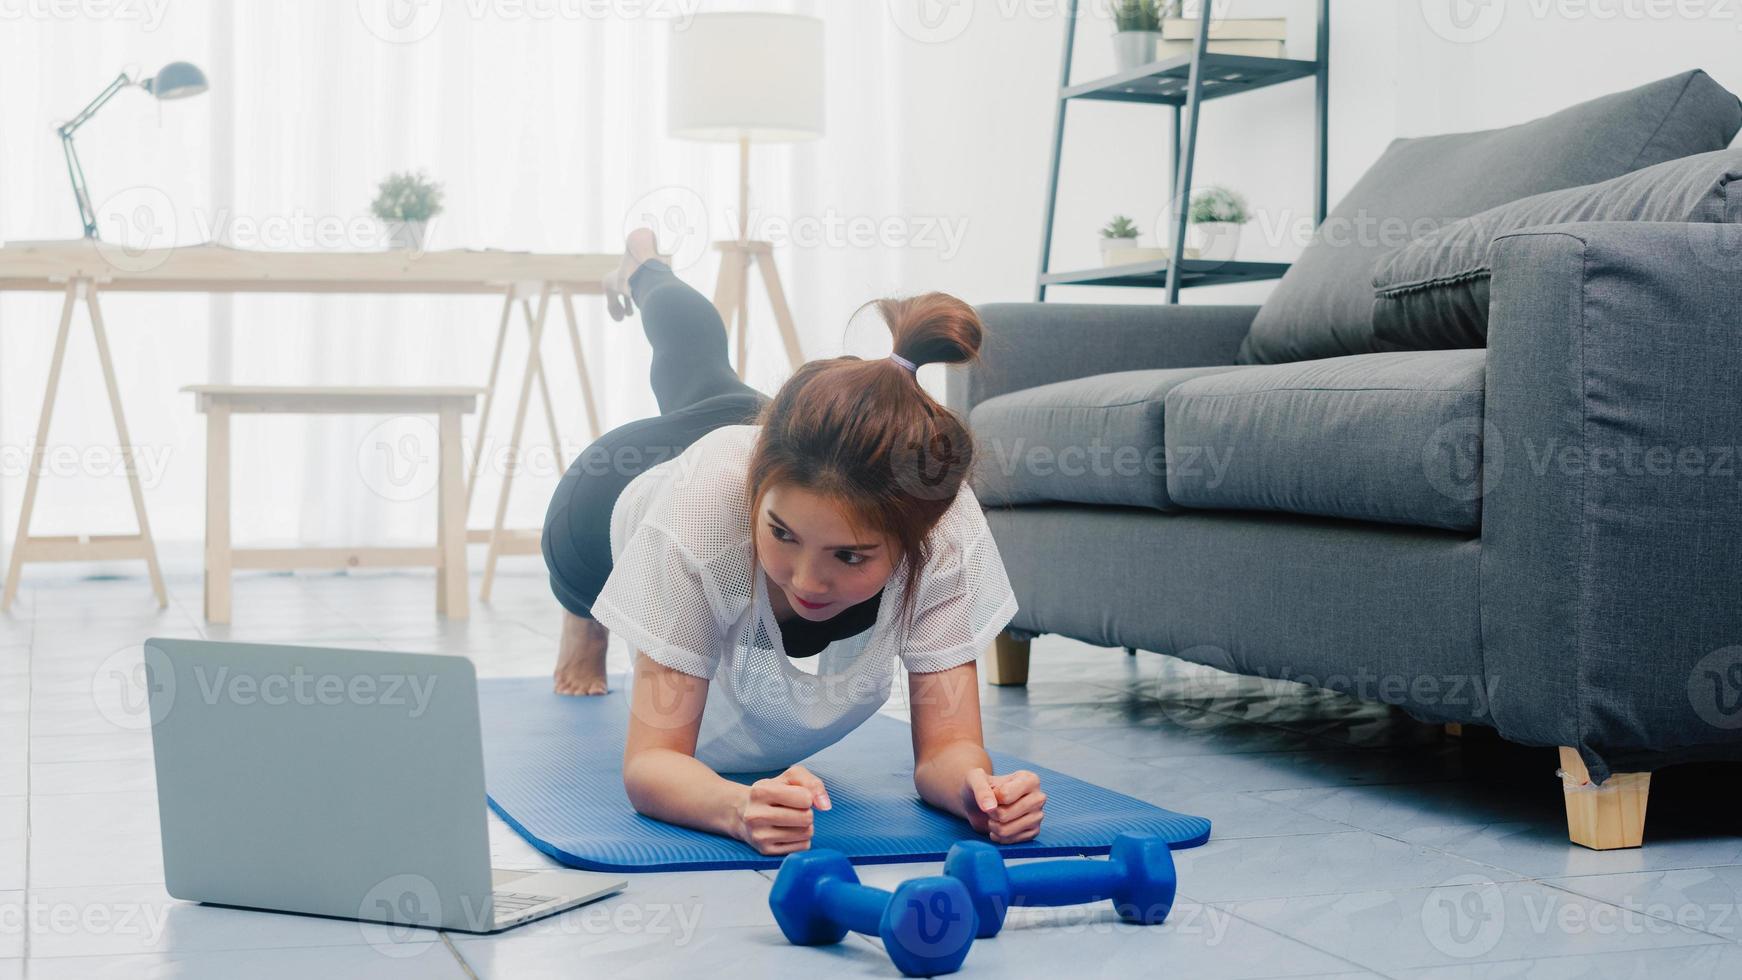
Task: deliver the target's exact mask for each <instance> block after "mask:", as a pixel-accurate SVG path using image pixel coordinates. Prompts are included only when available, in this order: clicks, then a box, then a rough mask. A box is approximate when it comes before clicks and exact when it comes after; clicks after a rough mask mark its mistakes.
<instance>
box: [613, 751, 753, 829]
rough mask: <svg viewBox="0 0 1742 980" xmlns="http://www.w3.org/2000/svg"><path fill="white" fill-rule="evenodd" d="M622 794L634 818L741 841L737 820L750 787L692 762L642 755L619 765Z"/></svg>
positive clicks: (670, 755)
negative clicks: (631, 807) (641, 816)
mask: <svg viewBox="0 0 1742 980" xmlns="http://www.w3.org/2000/svg"><path fill="white" fill-rule="evenodd" d="M623 789H624V790H625V791H626V792H627V793H628V794H629V802H630V804H632V805H633V806H634V807H635V810H636V812H638V813H641V814H644V815H646V816H649V817H653V818H654V819H656V820H664V821H665V822H666V823H674V824H679V825H681V826H684V827H689V828H692V829H694V830H702V831H707V832H708V833H712V834H719V835H721V836H723V837H732V838H736V839H740V840H741V839H743V838H742V833H743V826H742V819H741V815H742V814H743V812H744V804H745V802H746V801H748V800H749V798H750V787H748V786H744V785H742V784H739V783H734V782H732V781H731V780H730V779H727V778H725V777H724V776H721V775H720V774H719V773H717V772H715V771H714V770H712V769H710V768H708V766H707V764H706V763H704V762H701V761H699V760H697V759H696V758H695V757H694V756H689V755H685V754H683V753H682V752H674V751H672V750H671V749H664V748H646V749H642V750H641V751H639V752H637V753H635V754H634V755H632V756H630V757H628V758H626V759H624V760H623Z"/></svg>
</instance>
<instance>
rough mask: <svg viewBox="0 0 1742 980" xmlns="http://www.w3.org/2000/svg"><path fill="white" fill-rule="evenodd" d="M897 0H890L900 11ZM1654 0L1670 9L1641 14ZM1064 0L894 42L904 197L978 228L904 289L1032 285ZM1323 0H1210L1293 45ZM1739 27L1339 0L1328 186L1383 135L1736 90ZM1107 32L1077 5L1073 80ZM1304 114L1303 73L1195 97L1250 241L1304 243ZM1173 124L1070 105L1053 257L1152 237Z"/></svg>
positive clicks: (1543, 3)
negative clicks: (1118, 217)
mask: <svg viewBox="0 0 1742 980" xmlns="http://www.w3.org/2000/svg"><path fill="white" fill-rule="evenodd" d="M913 2H920V0H913ZM907 5H909V4H908V2H907V0H894V3H892V8H893V7H896V6H907ZM1089 6H1092V7H1095V8H1099V7H1101V4H1089ZM1665 6H1669V7H1672V8H1676V7H1679V8H1680V9H1681V11H1682V13H1681V15H1677V16H1667V17H1660V16H1655V15H1654V14H1653V11H1654V10H1657V9H1660V8H1663V7H1665ZM1062 7H1063V2H1062V0H1058V2H1051V0H979V2H978V3H975V4H974V5H973V16H972V18H971V20H969V21H968V22H967V23H966V26H964V27H962V28H961V30H960V32H959V34H955V35H953V36H950V37H948V38H947V39H945V40H938V39H936V38H935V36H934V39H933V40H931V41H930V42H922V41H916V40H913V39H912V38H907V39H906V41H905V43H904V44H903V46H902V49H901V53H902V56H903V61H902V65H901V70H900V74H901V77H902V79H903V82H904V84H905V86H906V88H907V91H908V93H909V94H908V95H907V97H906V98H905V99H904V100H903V105H904V110H905V124H906V126H907V127H908V130H907V135H906V139H905V140H904V142H905V143H906V144H907V145H908V146H909V147H910V148H912V153H911V154H910V155H909V157H908V158H907V159H906V160H905V161H904V165H903V184H904V185H905V187H906V188H907V193H906V195H905V200H906V201H907V206H908V207H909V209H910V212H918V213H946V214H952V215H954V216H956V217H957V218H958V220H961V221H963V222H965V223H966V224H967V225H968V227H969V228H970V229H971V231H970V233H969V234H968V236H967V237H966V240H965V242H964V244H963V246H962V248H961V249H960V251H959V253H958V254H957V255H955V256H953V257H943V256H935V255H928V254H925V253H921V252H915V253H912V254H910V255H909V256H908V262H907V263H906V265H905V266H904V271H905V272H906V273H907V277H906V281H905V283H904V284H905V285H906V286H908V287H909V288H914V289H918V288H938V289H947V290H953V291H955V292H958V293H960V294H961V295H962V296H964V297H965V298H968V299H970V300H972V301H974V302H984V301H990V300H1025V299H1028V298H1030V296H1031V293H1032V289H1033V283H1034V273H1035V268H1036V263H1037V261H1038V254H1039V253H1038V250H1039V247H1040V226H1041V221H1042V207H1043V196H1044V194H1045V189H1046V166H1047V150H1048V145H1049V144H1048V140H1049V139H1050V137H1051V132H1052V125H1053V117H1052V106H1053V100H1052V95H1053V92H1054V90H1055V88H1056V86H1057V82H1058V67H1059V56H1060V50H1061V46H1062V45H1061V42H1062V39H1063V31H1064V28H1065V25H1064V20H1063V15H1062ZM1315 8H1316V4H1314V3H1312V2H1311V0H1233V2H1219V3H1217V5H1216V9H1217V11H1218V12H1219V13H1222V14H1224V15H1227V16H1235V17H1248V16H1252V17H1258V16H1287V17H1289V18H1291V24H1290V40H1289V53H1290V55H1291V56H1293V57H1302V58H1305V57H1310V56H1311V52H1312V15H1313V11H1314V9H1315ZM1671 13H1672V14H1673V13H1674V10H1672V11H1671ZM1739 28H1742V4H1737V3H1735V2H1733V0H1722V2H1720V0H1710V2H1707V0H1590V2H1576V0H1565V2H1560V0H1556V2H1549V0H1504V2H1502V0H1402V2H1394V0H1333V2H1332V3H1331V73H1330V77H1331V92H1330V103H1331V115H1330V164H1329V191H1330V202H1331V203H1332V204H1333V205H1334V204H1335V203H1336V201H1337V200H1338V199H1339V198H1340V197H1341V196H1342V195H1343V194H1344V193H1346V192H1347V190H1348V189H1349V187H1350V186H1351V185H1352V184H1353V183H1354V181H1355V180H1356V179H1357V178H1358V177H1359V176H1360V175H1361V173H1362V172H1363V171H1365V170H1366V168H1367V167H1368V166H1369V165H1370V164H1371V163H1372V162H1373V161H1374V160H1375V159H1376V158H1377V157H1378V156H1379V155H1380V153H1381V152H1383V151H1384V149H1385V146H1386V145H1387V144H1388V143H1389V142H1390V141H1391V140H1392V139H1393V138H1394V137H1398V136H1418V135H1427V134H1432V133H1443V132H1456V131H1463V130H1475V129H1487V128H1492V127H1495V126H1504V125H1510V124H1513V123H1517V122H1522V121H1525V120H1528V119H1532V118H1535V117H1538V116H1541V115H1545V114H1547V113H1550V112H1553V111H1555V110H1557V109H1560V108H1564V107H1565V106H1568V105H1571V104H1573V103H1576V102H1579V101H1582V100H1584V99H1588V98H1591V97H1594V96H1597V95H1601V94H1604V93H1607V92H1613V91H1618V90H1621V89H1625V88H1629V87H1632V86H1635V85H1640V84H1643V83H1645V82H1649V81H1652V80H1654V79H1658V78H1662V77H1665V76H1667V75H1671V74H1675V73H1677V72H1680V71H1684V70H1686V69H1688V68H1696V67H1697V68H1704V69H1706V70H1707V71H1708V72H1709V73H1711V74H1712V76H1713V77H1714V78H1716V79H1717V80H1718V81H1719V82H1720V83H1722V84H1723V85H1725V86H1726V87H1727V88H1729V89H1730V90H1732V91H1736V92H1742V59H1738V57H1737V55H1738V53H1739V52H1742V30H1739ZM1111 30H1112V27H1111V25H1110V24H1109V23H1108V21H1107V19H1106V17H1105V16H1104V14H1100V13H1090V14H1087V15H1085V16H1084V18H1083V20H1082V22H1081V23H1080V25H1079V28H1078V37H1079V43H1078V47H1077V54H1076V62H1077V65H1076V70H1075V71H1074V72H1073V75H1074V81H1084V80H1087V79H1090V78H1094V77H1098V76H1100V75H1104V74H1107V73H1109V72H1110V71H1111V67H1112V54H1111V47H1112V45H1111V42H1110V40H1109V35H1110V32H1111ZM940 33H947V32H940ZM1312 120H1313V115H1312V83H1311V81H1310V80H1305V79H1303V80H1299V81H1294V82H1290V83H1287V84H1284V85H1280V86H1276V87H1273V88H1270V89H1265V90H1262V91H1259V92H1256V93H1252V94H1250V95H1242V96H1238V97H1235V98H1231V99H1225V100H1218V101H1214V102H1211V103H1209V104H1208V105H1207V106H1206V109H1205V113H1204V120H1203V124H1202V128H1201V130H1200V133H1199V154H1198V164H1197V170H1196V175H1195V176H1196V179H1195V180H1194V184H1195V185H1197V186H1203V185H1206V184H1210V183H1223V184H1227V185H1229V186H1231V187H1234V188H1235V189H1237V190H1239V191H1241V192H1242V193H1244V194H1245V195H1246V196H1247V198H1248V200H1249V201H1250V202H1251V204H1252V206H1253V209H1254V213H1255V220H1254V222H1253V224H1251V225H1249V226H1248V227H1247V229H1246V231H1245V234H1244V237H1243V239H1242V243H1241V254H1242V257H1246V258H1252V259H1276V260H1280V261H1286V260H1288V259H1290V258H1292V257H1293V256H1294V255H1296V254H1298V252H1299V249H1300V247H1301V246H1302V245H1303V244H1304V242H1305V236H1306V235H1307V234H1308V233H1309V231H1310V229H1309V227H1308V223H1309V222H1310V219H1311V208H1312V178H1311V167H1312ZM1167 126H1168V113H1167V110H1166V109H1163V108H1158V107H1147V106H1135V105H1120V104H1099V105H1097V104H1088V105H1080V106H1073V107H1072V108H1071V110H1070V123H1069V128H1068V130H1067V136H1066V143H1065V147H1066V149H1065V155H1064V162H1063V167H1062V173H1061V178H1060V199H1059V212H1058V217H1057V219H1056V230H1055V238H1054V248H1053V265H1052V267H1053V268H1055V269H1068V268H1080V267H1087V266H1092V265H1094V264H1096V261H1095V240H1094V239H1095V234H1096V230H1097V229H1098V228H1099V227H1100V225H1101V224H1102V223H1103V222H1105V221H1106V220H1107V218H1108V217H1109V216H1111V215H1112V214H1114V213H1127V214H1131V215H1133V216H1135V217H1137V218H1138V221H1139V224H1140V225H1141V226H1142V227H1143V231H1144V233H1145V235H1146V236H1148V235H1150V234H1152V233H1153V231H1154V230H1155V225H1156V220H1155V216H1156V215H1159V214H1160V213H1161V212H1162V208H1163V206H1164V205H1165V201H1166V197H1167V193H1168V188H1167V187H1166V183H1167ZM1272 286H1273V284H1272V283H1256V284H1250V285H1237V286H1225V287H1215V288H1207V289H1196V290H1190V291H1188V292H1186V293H1184V294H1182V295H1183V297H1184V301H1185V302H1192V303H1244V302H1260V301H1262V299H1263V297H1264V296H1265V295H1267V294H1268V292H1269V290H1270V289H1271V288H1272ZM1049 295H1050V296H1052V297H1053V298H1056V299H1059V300H1082V301H1090V302H1155V301H1156V300H1157V295H1158V294H1157V293H1156V292H1155V291H1152V290H1124V289H1117V290H1116V289H1105V288H1098V289H1091V288H1074V289H1055V290H1052V291H1050V292H1049Z"/></svg>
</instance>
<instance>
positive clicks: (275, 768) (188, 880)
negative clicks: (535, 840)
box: [144, 639, 628, 932]
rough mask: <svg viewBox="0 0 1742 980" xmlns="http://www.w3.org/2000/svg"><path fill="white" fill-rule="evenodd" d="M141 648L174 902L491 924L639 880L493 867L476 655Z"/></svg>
mask: <svg viewBox="0 0 1742 980" xmlns="http://www.w3.org/2000/svg"><path fill="white" fill-rule="evenodd" d="M144 658H145V670H146V674H145V677H146V683H147V684H148V687H149V692H150V693H149V699H150V703H149V707H150V712H151V740H152V747H153V751H154V754H155V756H156V761H157V803H158V813H159V817H160V819H161V823H162V828H163V873H164V882H165V885H166V887H167V889H168V891H169V894H170V895H172V896H174V897H176V898H180V899H186V900H190V901H196V902H209V903H213V904H219V905H233V906H240V907H244V908H254V909H269V910H272V911H279V912H300V913H306V914H312V915H326V916H337V917H340V918H347V919H359V920H364V921H369V922H383V923H389V924H391V925H393V926H420V927H426V928H434V929H452V930H457V931H461V932H495V931H498V930H501V929H506V928H508V927H510V926H515V925H519V924H521V923H523V922H530V921H532V920H534V919H539V918H543V917H544V916H547V915H552V914H554V913H557V912H561V911H564V910H565V909H570V908H574V907H575V906H577V905H582V904H585V903H587V902H590V901H593V900H595V899H598V898H603V897H605V896H607V895H611V894H615V893H617V892H619V891H622V890H623V889H624V888H625V887H627V885H628V882H627V881H626V880H625V879H623V878H620V877H616V876H612V875H602V874H593V873H591V872H585V871H568V870H549V871H510V870H503V869H492V868H491V867H490V840H489V834H488V830H487V828H486V823H485V799H484V752H483V744H482V740H481V737H480V733H479V726H478V689H477V674H476V673H475V672H474V671H473V669H472V663H471V661H470V660H467V659H466V658H464V657H451V656H436V655H430V654H412V653H390V652H384V651H380V650H339V649H330V648H324V647H302V646H278V645H268V644H256V643H227V642H209V641H204V640H179V639H150V640H146V641H145V653H144Z"/></svg>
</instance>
